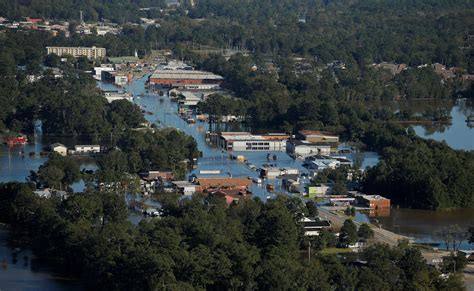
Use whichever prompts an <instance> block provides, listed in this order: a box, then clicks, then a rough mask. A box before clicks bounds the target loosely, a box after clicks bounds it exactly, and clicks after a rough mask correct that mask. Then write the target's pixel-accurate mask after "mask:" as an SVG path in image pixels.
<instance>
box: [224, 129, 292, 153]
mask: <svg viewBox="0 0 474 291" xmlns="http://www.w3.org/2000/svg"><path fill="white" fill-rule="evenodd" d="M288 137H289V136H288V135H286V134H283V133H269V134H265V135H253V134H251V133H250V132H222V133H221V134H220V138H219V146H220V147H221V148H223V149H225V150H227V151H282V152H284V151H286V141H287V140H288Z"/></svg>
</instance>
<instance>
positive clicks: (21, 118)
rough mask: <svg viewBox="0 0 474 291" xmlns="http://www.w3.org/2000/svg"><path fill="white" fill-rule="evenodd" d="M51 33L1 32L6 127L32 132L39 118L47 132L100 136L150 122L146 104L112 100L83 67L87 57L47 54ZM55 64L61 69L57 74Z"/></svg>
mask: <svg viewBox="0 0 474 291" xmlns="http://www.w3.org/2000/svg"><path fill="white" fill-rule="evenodd" d="M43 37H46V38H45V39H46V40H47V39H48V35H47V34H43V33H26V32H18V33H14V32H7V33H5V34H2V35H0V38H2V40H3V41H2V42H0V52H1V53H0V64H1V66H0V131H5V130H10V131H13V132H32V131H33V127H34V123H35V121H36V120H40V121H41V122H42V128H43V131H44V133H45V134H55V135H70V136H82V137H83V138H84V140H97V139H99V138H103V137H104V136H109V135H110V134H111V133H112V134H113V135H115V136H120V135H122V134H123V132H124V131H125V130H126V129H130V128H135V127H138V126H139V125H140V123H142V122H144V121H145V119H144V118H143V114H142V113H141V111H140V109H139V108H138V107H137V106H135V105H133V104H131V103H130V102H127V101H124V100H120V101H114V102H112V103H111V104H109V103H107V100H106V99H105V98H104V97H103V96H102V95H101V93H100V90H99V89H98V88H97V86H96V83H95V81H94V80H93V79H92V77H91V76H90V75H88V74H85V73H84V72H83V70H87V69H90V64H89V61H87V60H86V59H84V58H79V59H73V58H69V59H68V62H66V63H61V62H60V61H59V58H58V57H57V56H54V55H52V56H46V55H45V54H46V52H45V48H44V45H45V41H46V40H45V39H44V38H43ZM51 68H56V69H60V70H61V72H62V77H59V78H58V77H56V76H55V75H54V74H53V73H52V71H51Z"/></svg>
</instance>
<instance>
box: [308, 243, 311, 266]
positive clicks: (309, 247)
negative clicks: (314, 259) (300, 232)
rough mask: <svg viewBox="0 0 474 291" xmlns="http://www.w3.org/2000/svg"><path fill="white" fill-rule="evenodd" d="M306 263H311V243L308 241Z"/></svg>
mask: <svg viewBox="0 0 474 291" xmlns="http://www.w3.org/2000/svg"><path fill="white" fill-rule="evenodd" d="M308 262H311V241H310V240H309V241H308Z"/></svg>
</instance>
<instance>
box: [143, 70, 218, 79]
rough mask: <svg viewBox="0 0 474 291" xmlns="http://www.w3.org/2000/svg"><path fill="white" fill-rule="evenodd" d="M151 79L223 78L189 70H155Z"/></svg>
mask: <svg viewBox="0 0 474 291" xmlns="http://www.w3.org/2000/svg"><path fill="white" fill-rule="evenodd" d="M150 78H152V79H181V80H187V79H192V80H194V79H200V80H204V79H206V80H223V79H224V78H223V77H222V76H219V75H216V74H213V73H210V72H205V71H191V70H156V71H155V72H154V73H153V74H152V75H151V77H150Z"/></svg>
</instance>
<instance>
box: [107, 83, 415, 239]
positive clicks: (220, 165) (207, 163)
mask: <svg viewBox="0 0 474 291" xmlns="http://www.w3.org/2000/svg"><path fill="white" fill-rule="evenodd" d="M146 79H147V75H145V76H143V77H141V78H139V79H135V80H134V82H133V83H132V84H131V85H129V86H128V87H127V91H129V92H131V93H132V94H133V95H134V96H135V97H137V96H138V97H139V98H137V99H135V100H134V102H135V103H136V104H137V105H138V106H140V107H141V108H143V109H144V110H146V111H150V112H151V113H152V114H151V115H145V117H146V119H147V120H148V121H150V122H152V123H155V124H157V125H158V126H161V127H174V128H177V129H178V130H181V131H183V132H184V133H186V134H188V135H190V136H192V137H193V138H194V139H195V140H196V142H197V144H198V148H199V150H201V151H202V152H203V156H202V157H201V158H199V160H198V163H197V165H196V169H194V170H193V171H191V172H190V173H189V174H199V171H200V170H220V172H221V176H222V175H225V176H228V175H229V174H230V175H232V176H233V177H252V178H256V177H258V172H256V171H254V170H251V169H250V168H249V167H247V166H246V165H245V164H244V163H242V162H239V161H237V160H234V159H231V158H230V154H229V153H227V152H224V151H222V150H221V149H218V148H213V147H211V146H210V145H209V144H208V143H207V142H206V140H205V132H206V131H208V130H209V124H208V123H198V124H188V123H186V122H185V121H184V120H183V119H181V118H180V117H179V116H178V115H177V106H178V105H177V104H176V103H175V102H173V101H172V100H170V99H169V98H168V96H166V94H165V95H164V96H161V97H160V96H157V95H155V94H150V93H148V92H147V91H146V89H145V81H146ZM100 85H101V87H102V86H108V85H107V84H104V83H101V84H100ZM109 89H110V88H109ZM232 154H234V155H244V156H245V158H246V159H247V160H248V161H249V162H251V163H252V164H255V165H257V167H260V166H261V165H262V164H264V163H268V161H267V158H266V155H267V153H266V152H233V153H232ZM272 154H275V155H276V157H277V160H276V161H271V163H276V164H278V166H279V167H288V168H297V169H298V170H299V171H300V172H301V173H305V172H307V169H306V168H304V167H303V166H302V161H299V160H293V159H292V158H291V157H290V156H288V155H287V154H286V153H284V152H272ZM364 158H367V161H365V162H366V163H365V165H363V166H364V167H365V166H367V165H372V163H374V160H373V157H371V156H370V153H368V155H367V156H364ZM376 161H378V158H377V159H376ZM376 161H375V162H376ZM267 184H272V185H274V186H275V187H274V188H275V192H273V193H271V192H268V191H267V190H266V185H267ZM250 190H251V191H252V193H253V194H254V197H259V198H260V199H262V200H263V201H266V200H267V199H268V198H273V197H275V193H279V192H280V193H281V192H285V193H287V192H286V191H285V190H284V189H283V188H282V186H281V181H280V180H278V179H275V180H264V181H263V183H262V184H260V185H257V184H252V186H251V188H250ZM287 194H288V195H294V194H291V193H287ZM298 197H300V196H298ZM319 211H320V216H321V217H322V218H327V219H329V220H331V222H332V224H333V225H336V226H342V224H343V223H344V220H346V219H347V217H344V216H341V215H339V214H337V213H334V212H332V211H329V210H327V209H324V207H319ZM354 222H355V223H356V225H358V226H360V224H361V223H359V222H356V221H354ZM373 230H374V233H375V239H376V240H377V241H379V242H382V243H387V244H389V245H397V244H398V241H399V240H400V239H405V238H406V239H409V238H408V237H405V236H401V235H398V234H395V233H393V232H390V231H387V230H384V229H380V228H373Z"/></svg>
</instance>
